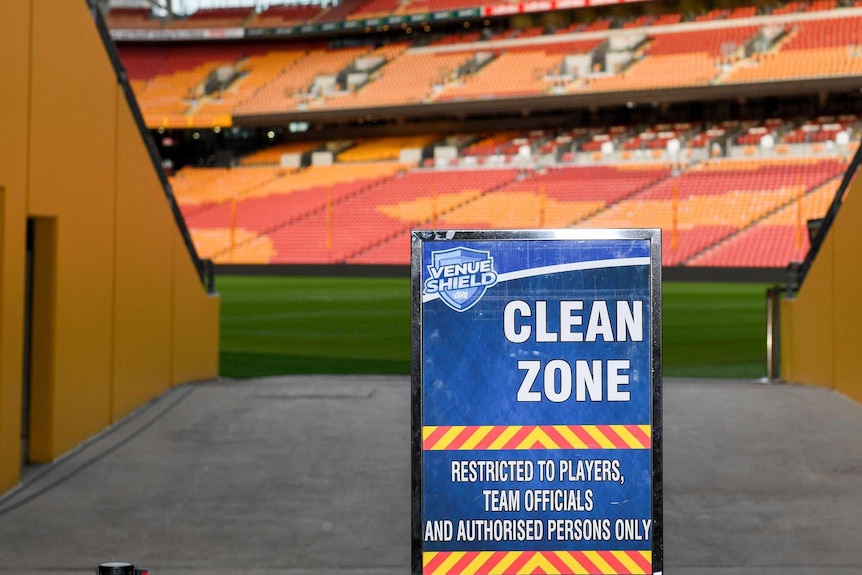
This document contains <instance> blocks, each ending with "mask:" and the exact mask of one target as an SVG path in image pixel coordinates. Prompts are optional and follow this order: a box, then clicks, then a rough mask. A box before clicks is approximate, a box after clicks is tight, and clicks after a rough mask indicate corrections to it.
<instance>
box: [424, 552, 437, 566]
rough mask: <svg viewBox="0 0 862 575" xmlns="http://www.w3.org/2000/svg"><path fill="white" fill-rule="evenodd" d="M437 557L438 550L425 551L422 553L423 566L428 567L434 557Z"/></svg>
mask: <svg viewBox="0 0 862 575" xmlns="http://www.w3.org/2000/svg"><path fill="white" fill-rule="evenodd" d="M435 557H437V551H425V552H424V553H422V566H423V567H427V566H428V563H430V562H431V560H432V559H434V558H435Z"/></svg>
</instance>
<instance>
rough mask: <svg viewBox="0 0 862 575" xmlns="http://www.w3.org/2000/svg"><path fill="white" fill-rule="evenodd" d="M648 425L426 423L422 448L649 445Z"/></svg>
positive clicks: (544, 447)
mask: <svg viewBox="0 0 862 575" xmlns="http://www.w3.org/2000/svg"><path fill="white" fill-rule="evenodd" d="M651 447H652V430H651V428H650V426H649V425H427V426H425V427H423V428H422V448H423V449H424V450H425V451H431V450H463V451H481V450H499V449H650V448H651Z"/></svg>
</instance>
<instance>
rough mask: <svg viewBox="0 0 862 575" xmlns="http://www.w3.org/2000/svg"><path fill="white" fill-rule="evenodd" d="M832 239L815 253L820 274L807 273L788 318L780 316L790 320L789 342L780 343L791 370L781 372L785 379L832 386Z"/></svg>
mask: <svg viewBox="0 0 862 575" xmlns="http://www.w3.org/2000/svg"><path fill="white" fill-rule="evenodd" d="M833 257H834V241H833V240H832V238H831V237H828V238H827V240H826V242H825V243H824V244H823V246H822V247H821V249H820V253H819V254H818V256H817V265H818V266H819V268H820V271H821V272H822V273H819V274H809V276H808V278H807V279H806V281H805V284H804V286H803V289H802V290H800V292H799V294H798V295H797V298H796V301H794V302H793V307H792V309H793V315H792V317H791V318H786V316H782V318H781V321H782V322H784V321H788V322H792V327H793V332H792V335H791V336H790V338H791V339H790V341H789V342H788V341H782V345H783V346H786V345H787V344H789V345H790V347H789V348H788V347H784V348H783V349H782V356H784V355H788V357H789V360H790V361H791V362H792V365H793V372H792V373H790V374H787V373H784V374H782V376H783V377H784V379H787V380H792V381H797V382H803V383H809V384H814V385H821V386H824V387H832V386H833V383H832V379H833V353H832V352H833V341H832V317H833V308H832V285H833V284H832V273H831V272H832V268H833Z"/></svg>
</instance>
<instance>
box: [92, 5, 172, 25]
mask: <svg viewBox="0 0 862 575" xmlns="http://www.w3.org/2000/svg"><path fill="white" fill-rule="evenodd" d="M105 23H106V24H107V25H108V28H111V29H114V30H153V29H157V28H161V27H162V22H161V20H157V19H154V18H150V11H149V10H148V9H147V8H112V9H111V10H110V12H108V14H107V15H106V17H105Z"/></svg>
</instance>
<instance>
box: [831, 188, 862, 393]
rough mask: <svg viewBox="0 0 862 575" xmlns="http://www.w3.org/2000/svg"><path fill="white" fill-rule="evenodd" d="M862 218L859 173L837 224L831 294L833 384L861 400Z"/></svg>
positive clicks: (842, 391)
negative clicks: (861, 231) (861, 230)
mask: <svg viewBox="0 0 862 575" xmlns="http://www.w3.org/2000/svg"><path fill="white" fill-rule="evenodd" d="M860 222H862V178H860V177H858V176H857V177H856V181H855V182H854V184H853V186H852V189H851V190H850V192H849V196H848V197H846V199H845V202H844V205H843V206H842V208H841V212H840V213H839V216H838V218H837V222H836V224H838V225H836V227H835V228H834V230H833V231H834V236H835V266H834V271H833V274H834V277H835V286H834V288H833V293H832V298H833V302H834V303H833V305H834V306H835V313H834V318H835V323H834V327H833V330H834V340H835V350H834V351H835V368H834V369H835V373H834V386H835V388H836V389H837V390H839V391H840V392H841V393H843V394H845V395H849V396H850V397H852V398H853V399H855V400H856V401H859V402H862V381H860V379H859V352H860V348H862V300H860V298H859V286H862V247H860V243H862V242H860V239H859V224H860Z"/></svg>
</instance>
